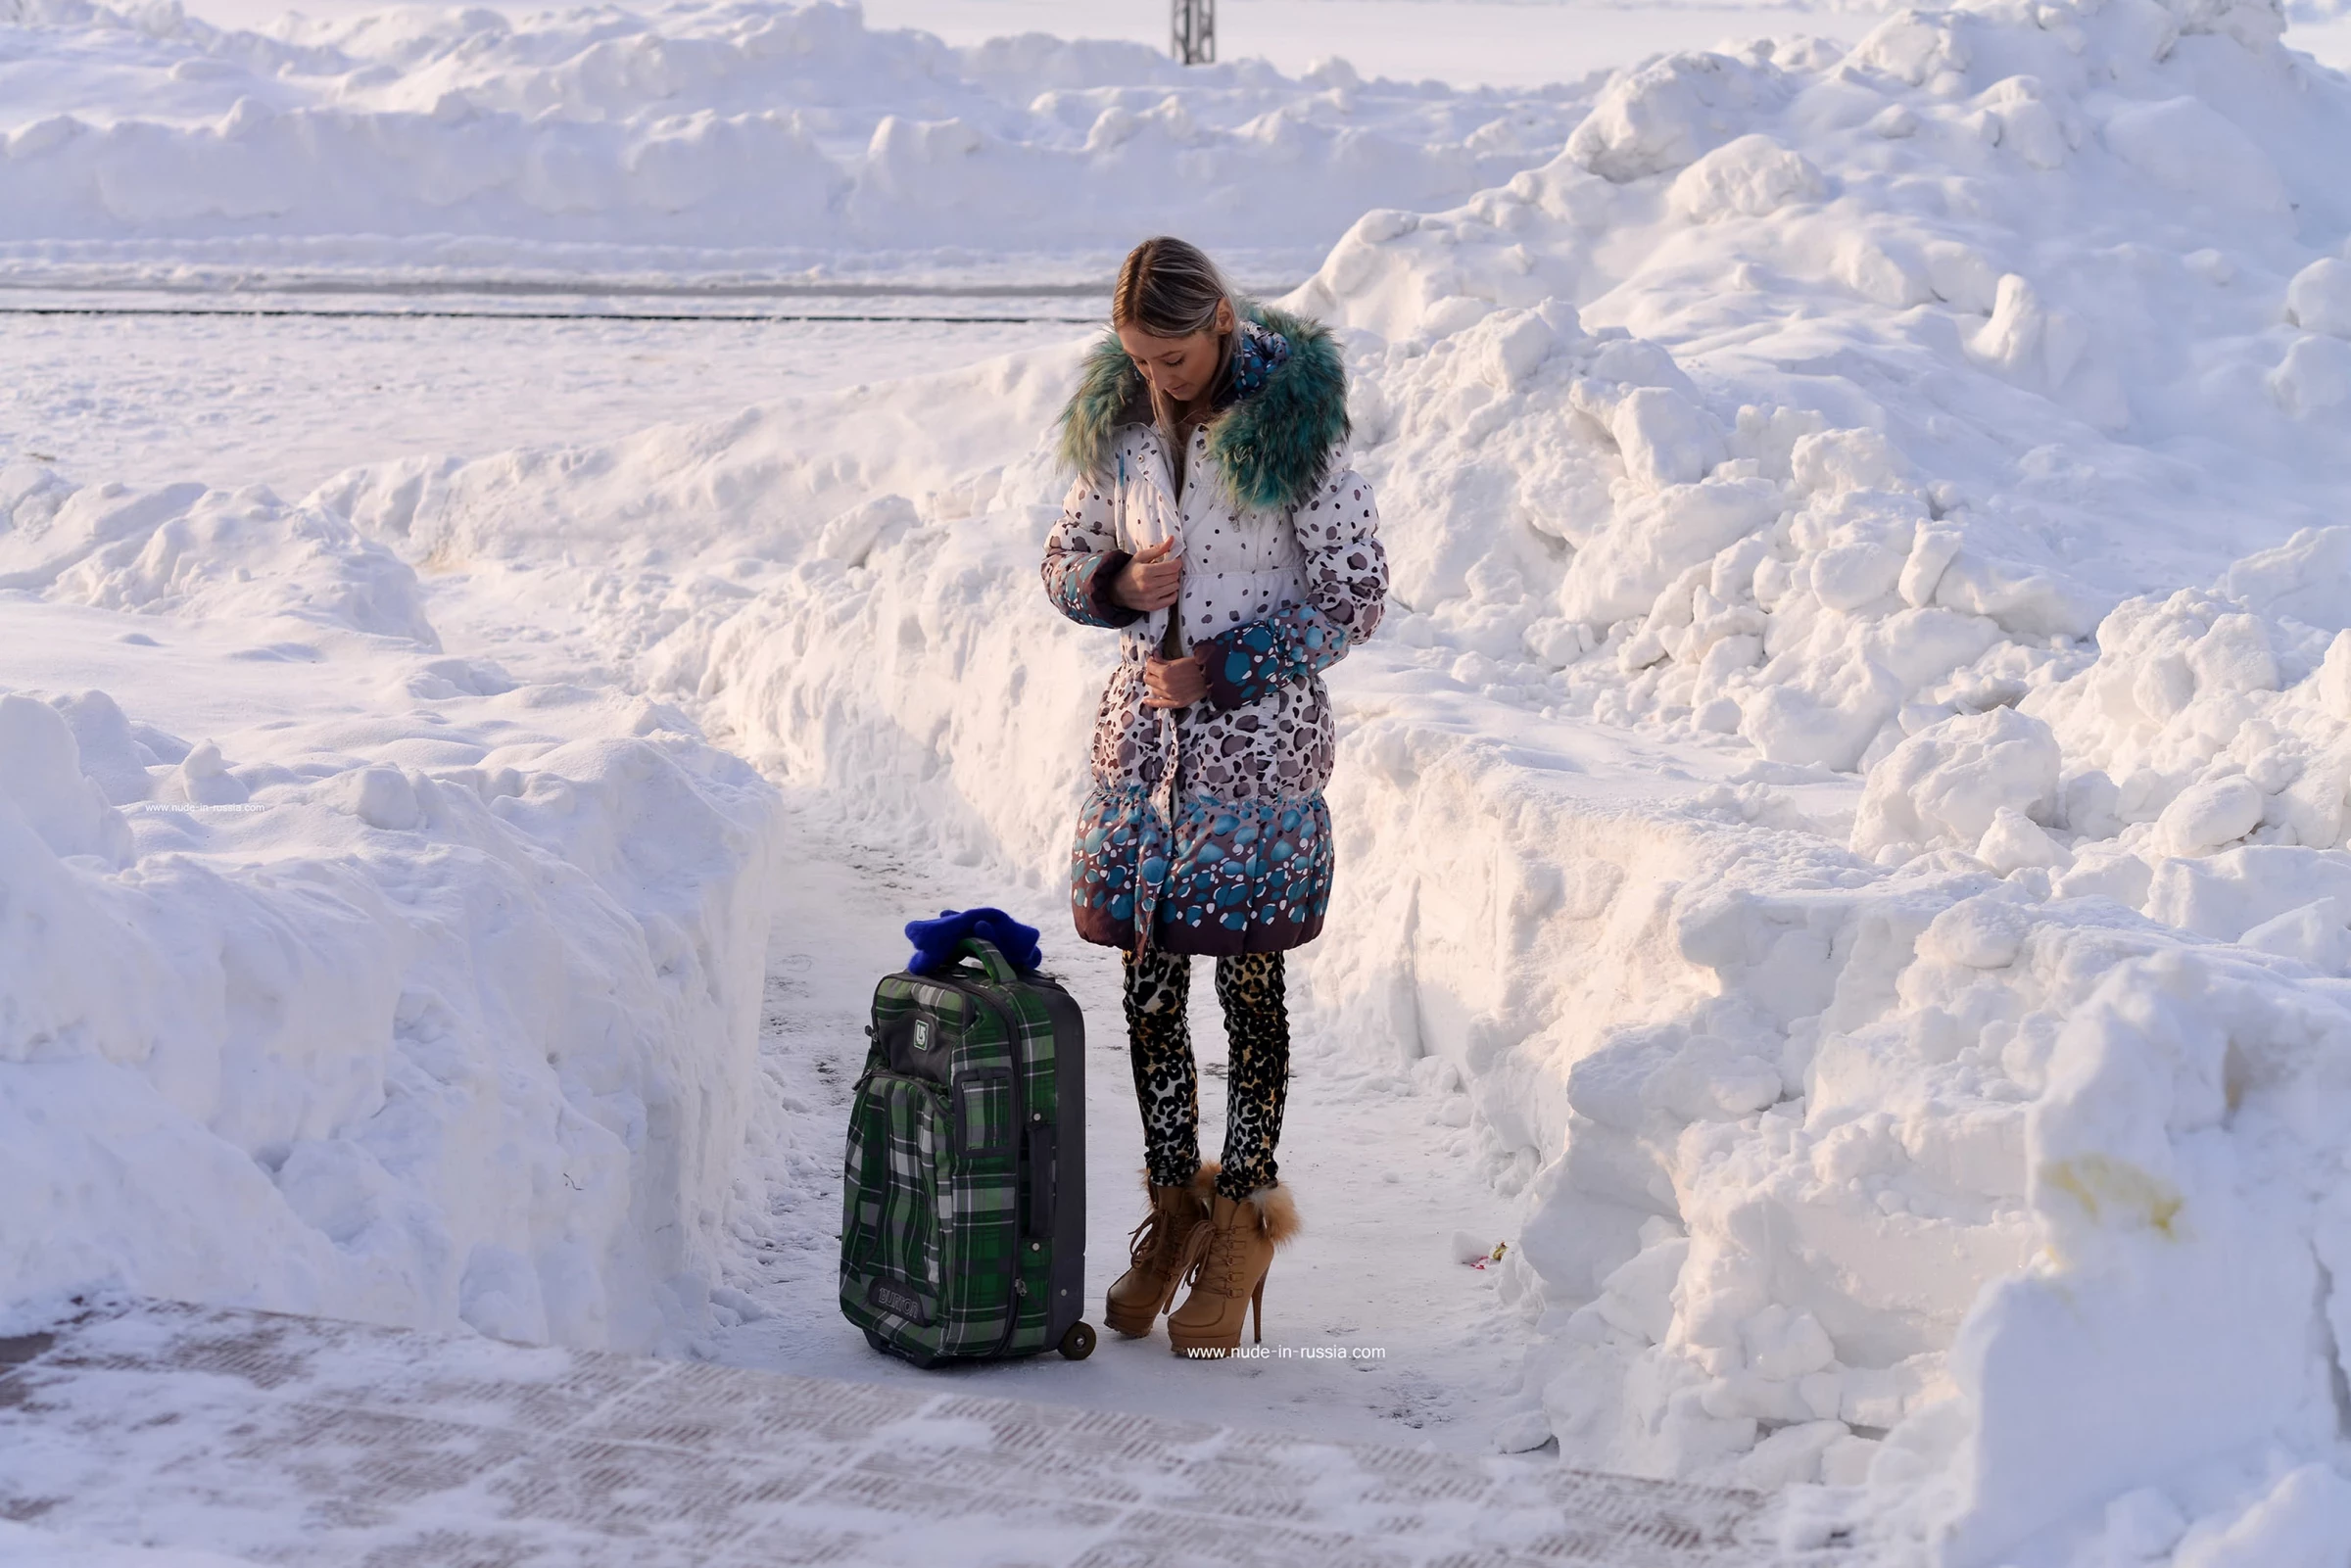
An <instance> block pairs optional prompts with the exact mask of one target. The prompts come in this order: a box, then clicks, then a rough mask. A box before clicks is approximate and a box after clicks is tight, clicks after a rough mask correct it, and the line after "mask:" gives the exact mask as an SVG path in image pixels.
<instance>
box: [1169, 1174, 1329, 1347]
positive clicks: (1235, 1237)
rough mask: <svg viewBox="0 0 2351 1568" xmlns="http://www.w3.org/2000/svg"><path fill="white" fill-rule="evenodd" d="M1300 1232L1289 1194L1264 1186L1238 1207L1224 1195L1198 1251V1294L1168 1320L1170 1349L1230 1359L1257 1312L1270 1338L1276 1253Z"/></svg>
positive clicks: (1260, 1330) (1260, 1332)
mask: <svg viewBox="0 0 2351 1568" xmlns="http://www.w3.org/2000/svg"><path fill="white" fill-rule="evenodd" d="M1297 1232H1298V1210H1297V1206H1296V1205H1294V1204H1292V1203H1291V1202H1290V1194H1289V1189H1288V1188H1286V1187H1282V1186H1278V1185H1276V1186H1271V1187H1261V1188H1259V1189H1258V1190H1257V1191H1256V1192H1253V1193H1251V1194H1250V1195H1249V1196H1248V1197H1246V1198H1244V1199H1242V1200H1240V1201H1239V1202H1237V1203H1236V1202H1234V1201H1233V1200H1232V1199H1230V1198H1227V1197H1225V1196H1224V1195H1223V1193H1218V1194H1217V1195H1216V1199H1215V1202H1214V1203H1213V1204H1212V1205H1211V1206H1210V1208H1209V1218H1208V1224H1207V1226H1206V1227H1205V1228H1204V1229H1203V1230H1202V1232H1201V1233H1200V1234H1199V1235H1196V1236H1195V1237H1194V1238H1193V1241H1192V1245H1193V1247H1194V1248H1195V1249H1196V1250H1197V1255H1198V1256H1197V1257H1196V1258H1195V1259H1193V1261H1192V1264H1191V1270H1190V1274H1189V1278H1190V1280H1191V1286H1192V1293H1191V1295H1189V1296H1187V1297H1185V1298H1184V1300H1183V1305H1182V1306H1181V1307H1177V1308H1176V1310H1175V1312H1174V1314H1173V1315H1171V1316H1170V1317H1169V1318H1168V1346H1169V1348H1170V1349H1171V1350H1173V1351H1175V1353H1176V1354H1178V1355H1192V1356H1199V1357H1203V1358H1206V1357H1213V1356H1222V1355H1229V1354H1232V1352H1233V1351H1234V1350H1235V1349H1237V1348H1238V1347H1239V1345H1240V1343H1241V1320H1242V1319H1243V1318H1245V1317H1247V1316H1249V1315H1250V1311H1251V1308H1253V1307H1254V1308H1255V1309H1256V1317H1257V1322H1256V1327H1257V1338H1258V1341H1259V1342H1260V1343H1263V1342H1264V1340H1265V1337H1266V1309H1265V1308H1266V1302H1265V1298H1266V1272H1267V1270H1269V1269H1271V1267H1272V1266H1273V1249H1274V1248H1276V1247H1279V1246H1280V1245H1281V1244H1282V1243H1283V1242H1286V1241H1288V1240H1289V1239H1290V1238H1291V1237H1292V1236H1294V1235H1296V1234H1297Z"/></svg>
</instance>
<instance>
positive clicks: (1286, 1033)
mask: <svg viewBox="0 0 2351 1568" xmlns="http://www.w3.org/2000/svg"><path fill="white" fill-rule="evenodd" d="M1191 981H1192V961H1191V960H1190V959H1189V958H1187V957H1185V956H1184V955H1183V954H1181V953H1162V952H1157V951H1153V952H1149V953H1145V954H1144V955H1143V956H1142V957H1141V958H1139V959H1138V958H1136V957H1135V956H1134V955H1133V954H1132V953H1128V955H1127V1045H1128V1054H1129V1055H1130V1056H1131V1058H1132V1059H1133V1066H1134V1099H1135V1104H1136V1105H1137V1106H1139V1107H1140V1108H1141V1110H1142V1113H1143V1159H1144V1164H1145V1165H1146V1167H1147V1168H1148V1169H1149V1171H1150V1175H1151V1180H1152V1181H1153V1182H1154V1183H1155V1184H1157V1185H1159V1186H1163V1187H1176V1186H1181V1185H1182V1184H1183V1183H1185V1182H1187V1181H1190V1180H1191V1179H1192V1176H1193V1175H1194V1173H1195V1172H1197V1171H1198V1170H1199V1168H1200V1079H1199V1075H1198V1071H1197V1069H1195V1068H1194V1066H1193V1064H1192V1036H1191V1030H1190V1026H1189V1024H1188V1023H1187V1022H1186V1021H1185V1018H1184V1003H1185V999H1186V998H1187V997H1188V996H1189V994H1190V991H1191ZM1217 1003H1218V1005H1219V1006H1220V1007H1222V1008H1223V1010H1224V1038H1225V1040H1226V1042H1227V1048H1228V1051H1229V1054H1230V1067H1229V1069H1228V1070H1227V1075H1226V1078H1225V1111H1224V1168H1223V1170H1222V1171H1220V1172H1219V1173H1218V1175H1217V1191H1219V1192H1221V1193H1223V1195H1224V1196H1225V1197H1227V1198H1232V1199H1236V1200H1237V1199H1242V1198H1246V1197H1248V1196H1249V1195H1250V1194H1251V1193H1253V1192H1255V1191H1257V1190H1258V1189H1259V1188H1261V1187H1271V1186H1272V1185H1273V1181H1274V1164H1273V1146H1274V1144H1276V1143H1278V1142H1279V1141H1280V1140H1281V1105H1282V1098H1283V1095H1284V1093H1285V1092H1286V1091H1287V1089H1288V1087H1289V1079H1290V1016H1289V1012H1288V1009H1287V1008H1286V1007H1285V1006H1284V1005H1283V1000H1282V974H1281V955H1280V954H1279V953H1242V954H1239V955H1237V956H1234V957H1230V958H1220V959H1218V960H1217Z"/></svg>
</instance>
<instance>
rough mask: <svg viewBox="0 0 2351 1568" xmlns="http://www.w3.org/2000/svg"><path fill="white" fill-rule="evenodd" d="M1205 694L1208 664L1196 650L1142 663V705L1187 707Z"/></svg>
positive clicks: (1206, 692) (1206, 690) (1150, 706)
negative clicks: (1177, 656) (1179, 655)
mask: <svg viewBox="0 0 2351 1568" xmlns="http://www.w3.org/2000/svg"><path fill="white" fill-rule="evenodd" d="M1207 695H1208V666H1207V665H1205V664H1203V663H1202V662H1201V656H1200V655H1199V654H1197V653H1195V654H1193V655H1192V656H1191V657H1190V658H1186V659H1147V660H1145V661H1144V663H1143V706H1144V707H1146V708H1188V707H1190V706H1191V705H1192V704H1193V703H1195V702H1198V701H1199V700H1200V699H1201V698H1203V697H1205V696H1207Z"/></svg>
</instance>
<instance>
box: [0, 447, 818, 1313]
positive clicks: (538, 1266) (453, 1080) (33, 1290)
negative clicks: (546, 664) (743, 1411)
mask: <svg viewBox="0 0 2351 1568" xmlns="http://www.w3.org/2000/svg"><path fill="white" fill-rule="evenodd" d="M0 588H4V589H5V590H6V591H7V593H6V594H5V596H4V597H0V620H4V621H5V622H6V624H7V627H8V631H9V637H10V641H11V643H12V646H13V647H14V649H15V652H14V654H13V655H12V658H11V661H10V663H11V668H10V671H9V676H8V680H7V686H6V687H0V1170H4V1171H5V1181H6V1185H7V1187H8V1189H9V1191H10V1192H11V1193H12V1194H13V1195H15V1201H14V1202H12V1203H11V1204H10V1206H9V1209H8V1212H7V1215H6V1216H5V1217H0V1281H5V1291H4V1294H5V1296H6V1297H7V1299H8V1301H9V1302H10V1303H11V1304H12V1305H15V1304H22V1303H24V1301H26V1300H27V1299H31V1300H32V1301H34V1302H35V1303H38V1302H39V1301H41V1300H42V1299H48V1300H51V1301H54V1300H55V1299H56V1298H57V1297H59V1296H62V1295H64V1294H67V1293H69V1292H72V1291H79V1290H86V1289H89V1288H92V1287H94V1286H118V1287H121V1288H127V1289H131V1290H136V1291H140V1292H144V1293H149V1294H155V1295H163V1296H174V1297H182V1298H189V1299H196V1300H205V1301H215V1302H238V1303H247V1304H252V1305H256V1306H261V1307H269V1308H272V1309H278V1310H294V1311H310V1312H322V1313H328V1314H332V1315H339V1316H348V1317H357V1318H363V1319H368V1320H373V1321H378V1322H388V1323H404V1324H411V1325H435V1326H441V1327H455V1326H456V1325H457V1324H459V1323H466V1324H470V1325H471V1326H473V1327H474V1328H476V1329H479V1330H481V1331H482V1332H485V1333H489V1334H495V1335H499V1336H502V1337H504V1338H509V1339H523V1340H548V1339H559V1340H563V1341H566V1342H569V1343H573V1344H583V1345H595V1346H645V1345H649V1344H652V1343H655V1342H657V1341H659V1340H661V1339H663V1338H664V1337H666V1336H668V1335H671V1334H674V1333H676V1332H680V1331H683V1330H686V1329H688V1328H690V1327H691V1326H692V1325H693V1324H694V1323H696V1322H697V1321H698V1320H699V1317H700V1313H701V1308H702V1307H703V1300H702V1294H703V1293H704V1292H705V1291H706V1290H707V1281H708V1280H710V1279H712V1278H715V1273H716V1271H715V1253H714V1249H715V1247H716V1245H717V1240H718V1236H719V1233H720V1226H721V1224H722V1221H723V1219H724V1214H725V1208H726V1204H727V1202H728V1200H729V1199H730V1197H731V1195H732V1191H733V1180H734V1165H733V1161H734V1156H735V1153H736V1150H737V1147H738V1145H739V1144H740V1141H741V1136H742V1129H743V1126H744V1117H745V1115H746V1110H747V1105H746V1102H747V1097H748V1095H749V1093H750V1092H751V1084H752V1081H753V1077H754V1074H753V1072H752V1068H751V1051H752V1041H753V1038H754V1034H755V1027H756V1012H755V1009H756V1005H757V997H758V994H759V986H760V983H761V973H762V964H763V960H764V947H765V931H766V914H765V905H764V902H763V898H764V895H763V891H762V883H763V880H764V878H765V876H766V874H767V861H768V858H769V851H768V848H767V845H768V842H769V835H770V832H771V823H772V813H773V810H774V797H773V793H772V791H771V790H770V789H769V788H768V787H767V786H766V785H765V784H762V783H761V782H760V781H759V780H758V779H757V778H756V777H755V776H754V775H752V774H751V773H750V772H749V770H748V769H746V768H744V766H742V765H741V764H740V763H736V762H734V761H733V760H732V759H729V758H726V757H724V756H722V755H720V754H718V753H715V752H713V751H711V750H710V749H709V748H708V747H707V746H705V745H703V744H701V743H700V742H699V740H698V739H697V738H696V736H695V735H694V733H693V727H692V725H691V724H690V723H689V722H688V721H686V720H685V718H684V717H683V716H682V715H679V714H677V713H675V712H674V710H669V711H665V710H661V709H658V708H655V707H653V706H651V705H649V704H647V703H646V702H644V701H643V700H642V699H637V698H624V697H619V696H617V695H615V694H612V693H597V692H593V691H590V690H587V689H579V688H575V687H562V686H549V685H531V684H518V683H516V682H514V681H512V680H509V679H508V678H506V677H505V676H504V674H503V673H502V672H501V671H500V670H498V668H497V667H496V666H494V665H490V664H487V663H484V662H481V661H477V660H468V659H462V658H451V657H440V656H436V655H437V654H438V646H437V642H436V641H435V635H434V633H433V630H432V628H431V626H430V624H429V623H428V622H427V620H426V619H425V616H424V612H423V609H422V600H421V594H420V593H419V586H418V583H417V580H416V577H415V574H414V573H413V572H412V571H411V570H410V569H409V568H408V566H407V565H406V564H405V563H403V562H401V561H400V560H398V559H397V558H396V557H394V556H393V555H392V554H390V553H389V552H388V551H386V550H385V549H383V548H382V547H381V546H376V545H372V544H368V543H366V542H364V541H362V540H360V538H359V537H358V536H357V535H355V534H354V533H353V532H352V530H351V529H350V528H349V527H348V525H346V524H344V523H342V522H340V521H338V520H336V519H334V518H332V517H331V516H329V515H327V514H325V513H322V512H320V511H318V510H316V509H315V508H301V507H288V506H286V505H284V504H283V503H281V502H278V501H277V500H276V499H274V498H272V497H270V496H268V495H267V493H266V492H259V491H248V492H240V493H236V494H233V495H231V494H224V493H221V492H217V491H206V490H204V489H203V487H201V486H194V485H189V486H177V487H169V488H167V489H164V490H161V491H155V492H148V493H138V492H131V491H126V490H125V489H124V488H123V487H121V486H119V485H105V486H91V487H85V488H81V489H75V488H73V487H72V486H70V485H67V484H66V483H64V482H63V481H61V480H58V479H57V478H56V477H55V476H54V475H51V474H49V473H47V472H46V471H44V470H40V469H37V468H29V467H19V468H16V469H12V470H8V471H7V472H5V473H0ZM93 676H96V677H97V678H99V679H104V680H106V681H107V682H108V684H109V685H111V686H114V687H115V689H117V690H118V691H120V692H121V693H122V694H121V697H120V700H118V699H117V698H116V697H115V696H113V695H110V694H109V692H108V691H106V690H102V689H87V687H86V685H85V683H86V682H87V681H88V680H90V679H91V678H92V677H93ZM69 681H70V682H71V683H72V684H71V685H70V686H68V685H67V683H68V682H69ZM61 687H63V688H65V689H60V688H61ZM10 688H14V689H10ZM26 688H30V689H31V690H30V691H28V690H26ZM43 688H46V689H47V691H46V692H45V693H43V692H42V690H41V689H43ZM188 721H194V724H193V726H191V725H190V724H189V722H188ZM175 731H180V732H184V733H174V732H175Z"/></svg>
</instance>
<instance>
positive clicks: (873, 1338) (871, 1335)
mask: <svg viewBox="0 0 2351 1568" xmlns="http://www.w3.org/2000/svg"><path fill="white" fill-rule="evenodd" d="M865 1343H866V1344H868V1345H871V1346H872V1347H873V1348H874V1349H875V1350H877V1351H880V1352H881V1353H882V1354H884V1355H895V1354H897V1352H895V1351H893V1350H891V1349H890V1348H889V1341H888V1340H886V1339H884V1338H883V1337H882V1336H881V1335H880V1334H877V1333H875V1332H874V1331H873V1330H872V1329H870V1328H869V1329H867V1330H866V1331H865Z"/></svg>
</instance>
